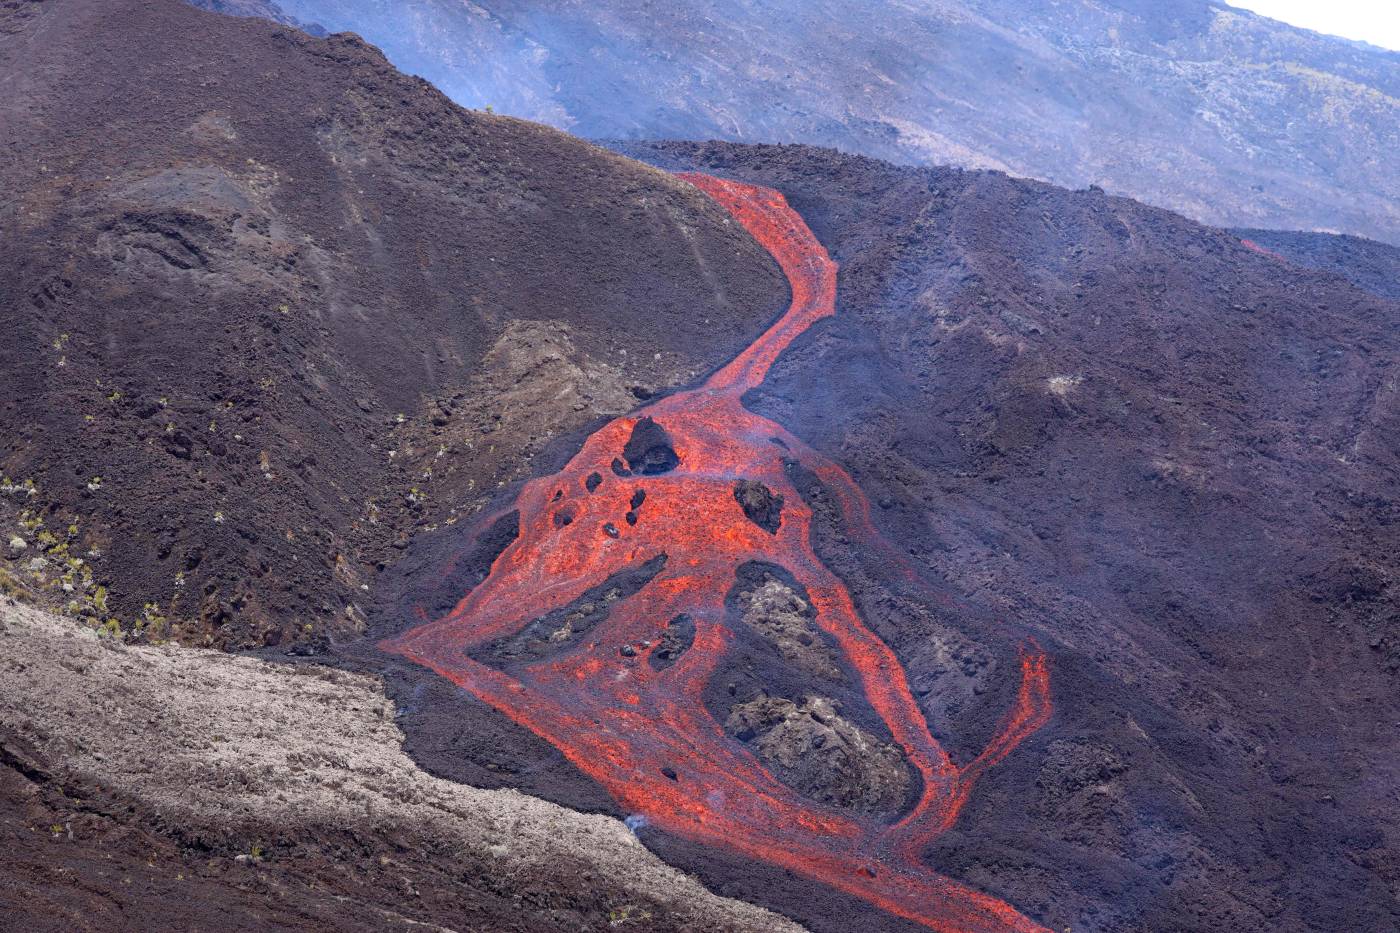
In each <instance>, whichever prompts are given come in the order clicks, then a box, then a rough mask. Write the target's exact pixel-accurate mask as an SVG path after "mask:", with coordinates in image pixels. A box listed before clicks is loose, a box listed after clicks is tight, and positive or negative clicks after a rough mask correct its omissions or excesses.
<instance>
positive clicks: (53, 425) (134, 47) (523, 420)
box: [0, 0, 786, 647]
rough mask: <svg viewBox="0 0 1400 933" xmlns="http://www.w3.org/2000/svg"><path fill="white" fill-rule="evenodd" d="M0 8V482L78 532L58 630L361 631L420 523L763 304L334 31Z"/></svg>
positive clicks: (492, 123)
mask: <svg viewBox="0 0 1400 933" xmlns="http://www.w3.org/2000/svg"><path fill="white" fill-rule="evenodd" d="M2 15H3V16H4V20H3V22H4V23H5V26H6V29H7V30H8V31H9V32H11V33H12V34H11V35H8V36H7V37H6V38H5V39H4V42H3V44H0V70H3V74H4V75H5V76H6V78H7V80H8V82H9V83H7V84H6V93H5V94H4V95H3V100H0V125H3V126H4V127H5V131H4V133H3V134H0V139H2V140H3V142H2V143H0V145H3V147H4V159H3V160H0V227H2V228H3V235H0V267H2V268H3V270H4V271H3V273H0V276H3V287H0V293H3V295H4V296H5V298H4V302H5V318H4V320H5V335H4V337H5V339H4V341H3V345H0V400H3V401H0V437H3V446H0V471H3V472H4V473H5V474H6V475H8V476H9V477H10V478H12V479H14V480H16V481H19V480H23V479H33V480H35V481H36V482H37V483H38V487H39V495H37V496H36V497H33V498H32V499H27V500H25V501H24V502H23V503H21V505H22V507H24V508H28V509H30V511H31V512H32V513H34V514H37V515H40V516H42V517H44V519H45V521H46V522H47V525H48V527H49V528H51V529H55V530H56V531H57V532H58V533H59V534H61V530H62V529H64V528H67V527H68V526H69V525H70V524H76V527H77V530H76V533H75V534H74V535H73V537H72V540H71V541H67V542H65V545H66V547H67V548H68V551H69V552H70V556H72V557H74V558H75V559H76V558H82V559H83V560H85V561H86V562H87V565H88V566H89V567H90V570H91V572H92V573H94V574H95V584H103V585H105V590H104V591H103V599H102V600H101V601H102V602H103V603H104V604H105V605H106V609H105V610H100V609H98V608H96V607H93V606H91V605H87V603H90V602H92V601H93V600H92V599H91V597H92V593H94V592H96V591H95V589H93V590H90V591H89V592H86V593H83V594H79V595H81V596H82V597H83V599H84V600H85V601H86V603H85V605H87V608H86V609H85V611H90V612H91V613H92V614H93V616H94V617H95V618H99V619H106V618H112V619H115V620H116V622H115V623H114V624H115V625H119V626H120V627H121V629H122V630H123V631H126V632H128V633H132V632H134V631H135V630H136V629H137V628H142V630H143V631H146V632H151V633H153V634H156V635H160V636H162V637H166V636H169V635H172V634H174V635H175V636H177V637H180V638H183V639H184V640H187V641H195V642H201V643H209V644H215V645H229V646H247V645H256V644H279V643H280V644H281V645H282V646H284V647H285V646H287V645H288V644H289V643H290V642H291V641H292V640H294V639H296V638H302V637H310V635H311V634H312V633H313V632H316V631H322V630H324V631H333V632H340V633H345V632H351V631H355V630H357V629H358V628H359V627H360V626H361V625H362V623H363V621H364V610H365V609H366V607H367V605H368V604H367V602H365V595H364V593H365V591H364V589H363V588H362V587H368V586H369V585H371V584H372V582H373V580H374V577H375V573H376V569H377V567H379V566H381V565H383V564H384V563H386V562H387V561H388V559H389V555H390V554H391V553H392V551H393V549H394V548H395V547H398V548H401V547H402V546H403V544H404V543H405V542H406V540H407V538H408V537H409V535H410V534H411V533H412V532H413V531H414V530H415V529H417V528H420V527H426V526H430V525H433V524H435V523H438V522H442V521H447V520H452V519H453V518H454V516H456V515H457V514H470V513H471V512H472V511H473V510H474V509H476V508H478V507H479V506H480V505H481V504H482V503H483V502H485V501H486V500H487V499H488V498H489V497H490V496H491V495H492V494H494V492H495V491H496V489H497V488H498V484H502V483H508V482H510V481H512V480H515V479H518V478H520V477H521V476H523V475H525V474H527V473H528V471H529V469H530V462H531V458H532V457H533V456H535V455H537V454H539V453H540V452H541V451H542V450H543V449H544V446H545V443H546V441H548V440H550V439H552V438H554V437H556V436H558V435H566V434H568V433H569V432H571V431H577V430H579V429H580V428H582V427H583V426H584V425H586V424H587V423H588V422H589V421H590V420H592V419H594V418H596V417H598V416H599V415H600V414H616V413H619V412H621V411H625V410H626V409H628V408H630V407H632V406H633V405H635V404H636V399H635V396H634V395H633V393H632V392H631V391H630V389H629V387H630V386H635V385H638V384H650V385H669V384H672V383H674V382H676V381H678V380H682V379H685V378H689V377H690V375H691V374H693V373H695V372H700V371H705V370H707V369H710V368H713V367H714V366H715V365H717V364H719V363H721V362H723V361H724V360H726V359H727V358H728V357H729V356H731V355H732V354H733V353H734V352H736V351H737V350H738V349H739V348H741V347H742V346H744V345H745V343H746V342H747V341H748V340H749V339H751V338H752V337H753V336H754V335H756V334H757V333H758V332H760V331H761V329H762V327H763V326H764V325H765V323H766V322H767V321H768V320H770V319H771V317H772V315H773V314H774V313H775V312H776V311H777V310H778V309H780V308H781V307H783V306H784V304H785V302H786V286H785V283H784V282H783V280H782V278H781V275H780V273H779V272H778V270H777V268H776V266H775V264H774V263H773V262H772V261H771V259H770V258H769V257H768V256H767V254H766V253H764V252H763V251H762V250H761V249H760V248H759V247H758V246H757V245H756V244H755V243H753V241H752V240H751V239H749V238H748V236H747V235H746V234H744V233H743V232H742V231H741V230H740V229H739V228H738V227H737V226H735V225H733V224H732V223H730V222H729V219H728V216H727V215H726V214H725V212H724V211H723V210H721V209H720V208H719V207H718V206H716V205H715V204H713V203H712V202H711V201H710V200H709V199H708V198H706V197H704V196H703V195H700V194H699V193H698V192H696V191H695V190H694V189H692V188H691V187H690V186H688V185H686V184H684V183H682V182H679V181H677V180H675V179H673V178H670V177H668V176H667V175H665V174H663V173H659V172H656V171H654V170H653V169H650V168H647V167H645V166H641V165H638V164H636V163H631V162H628V161H626V160H624V159H621V158H619V157H617V156H616V155H613V154H611V153H607V152H604V151H602V150H599V149H597V148H594V147H592V146H589V145H587V144H585V143H583V142H581V141H579V140H577V139H574V138H572V137H568V136H565V135H564V134H562V133H558V132H555V131H553V130H549V129H546V128H544V127H541V126H536V125H532V124H528V123H524V122H521V121H518V120H512V119H505V118H500V117H493V116H490V115H487V114H482V113H470V112H467V111H464V110H462V109H460V108H458V107H457V106H455V105H454V104H452V103H450V102H449V101H448V100H447V99H446V98H444V97H443V95H442V94H440V93H439V92H437V91H436V90H434V89H433V88H432V87H430V86H429V85H428V84H426V83H425V82H423V81H421V80H418V79H415V78H409V77H406V76H404V75H401V74H399V73H397V72H396V71H394V70H393V69H392V68H391V67H389V65H388V64H387V63H386V62H385V61H384V59H383V58H382V56H381V55H380V54H379V53H378V52H377V51H376V50H374V49H373V48H371V47H369V46H367V45H366V44H365V43H363V42H362V41H360V40H359V39H357V38H354V37H350V36H338V37H333V38H331V39H315V38H310V37H308V36H306V35H304V34H303V33H300V32H297V31H293V30H290V29H285V28H281V27H276V26H272V25H270V24H268V23H266V22H262V21H260V20H255V19H233V18H229V17H223V16H215V15H211V14H209V13H205V12H201V11H199V10H195V9H193V8H191V7H189V6H187V5H185V4H183V3H179V2H175V0H157V2H136V0H121V2H97V0H76V2H63V3H37V2H32V3H18V4H14V3H12V4H7V5H6V7H5V10H4V13H3V14H2ZM604 311H605V312H606V313H603V312H604ZM94 480H97V481H96V482H95V481H94ZM6 501H7V502H8V501H10V500H9V499H7V500H6ZM620 519H621V516H619V520H620ZM11 521H16V522H17V521H19V516H18V514H17V512H16V513H11V512H9V511H5V513H4V514H3V515H0V524H5V526H6V527H5V528H4V529H0V530H4V531H6V540H7V539H8V529H9V527H10V525H9V523H10V522H11ZM16 527H17V526H16ZM48 584H50V585H52V586H53V587H54V588H55V589H56V587H57V584H58V576H57V574H50V575H49V576H48ZM61 598H62V599H64V600H67V599H69V598H70V597H69V596H68V595H67V594H61ZM147 604H152V605H155V606H156V609H155V610H150V609H148V608H147ZM148 620H154V621H149V623H148Z"/></svg>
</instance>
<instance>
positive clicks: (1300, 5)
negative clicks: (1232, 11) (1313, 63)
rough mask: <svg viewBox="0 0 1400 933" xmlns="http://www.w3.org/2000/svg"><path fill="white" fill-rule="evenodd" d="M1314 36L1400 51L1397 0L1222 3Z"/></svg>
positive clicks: (1399, 0)
mask: <svg viewBox="0 0 1400 933" xmlns="http://www.w3.org/2000/svg"><path fill="white" fill-rule="evenodd" d="M1226 2H1227V3H1229V4H1230V5H1231V6H1237V7H1243V8H1244V9H1246V10H1253V11H1254V12H1256V13H1258V14H1260V15H1261V16H1268V17H1271V18H1273V19H1280V20H1283V21H1284V22H1285V23H1292V24H1293V25H1294V26H1302V27H1303V28H1304V29H1311V30H1313V31H1314V32H1329V33H1331V34H1332V35H1334V36H1346V37H1347V38H1348V39H1361V40H1362V41H1364V42H1369V43H1371V44H1372V45H1379V46H1383V47H1385V48H1387V49H1397V50H1400V0H1226Z"/></svg>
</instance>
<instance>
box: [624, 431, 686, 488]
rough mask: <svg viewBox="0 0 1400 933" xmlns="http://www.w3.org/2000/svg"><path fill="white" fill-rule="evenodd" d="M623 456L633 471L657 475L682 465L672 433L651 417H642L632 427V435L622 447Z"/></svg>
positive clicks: (645, 474) (646, 474)
mask: <svg viewBox="0 0 1400 933" xmlns="http://www.w3.org/2000/svg"><path fill="white" fill-rule="evenodd" d="M622 456H623V457H625V458H626V459H627V465H628V467H630V468H631V470H632V472H633V473H641V474H642V475H644V476H655V475H657V474H660V473H669V472H671V471H672V470H674V469H675V468H676V467H678V466H680V462H681V459H680V457H678V456H676V449H675V448H674V447H673V446H671V435H669V434H667V433H666V429H665V428H663V427H662V426H661V425H659V424H657V423H656V421H654V420H653V419H651V418H642V419H641V420H639V421H638V422H637V424H636V426H635V427H633V428H632V436H631V437H629V438H628V439H627V444H626V446H625V447H623V448H622Z"/></svg>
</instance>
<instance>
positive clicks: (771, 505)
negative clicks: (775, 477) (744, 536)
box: [734, 479, 783, 534]
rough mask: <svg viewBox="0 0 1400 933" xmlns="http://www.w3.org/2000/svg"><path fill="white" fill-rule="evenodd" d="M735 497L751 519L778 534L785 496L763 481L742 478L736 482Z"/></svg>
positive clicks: (765, 529) (759, 525)
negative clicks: (775, 491)
mask: <svg viewBox="0 0 1400 933" xmlns="http://www.w3.org/2000/svg"><path fill="white" fill-rule="evenodd" d="M734 499H735V501H736V502H738V503H739V507H740V508H742V509H743V510H744V514H745V515H747V516H748V517H749V521H751V522H753V523H754V524H755V525H757V526H758V527H760V528H762V529H763V530H764V531H766V532H768V533H769V534H777V533H778V528H779V526H781V525H782V523H783V497H782V496H780V495H776V494H774V492H773V490H771V489H769V488H768V487H767V486H765V485H764V484H763V483H758V482H754V481H753V480H747V479H741V480H739V481H738V482H737V483H735V484H734Z"/></svg>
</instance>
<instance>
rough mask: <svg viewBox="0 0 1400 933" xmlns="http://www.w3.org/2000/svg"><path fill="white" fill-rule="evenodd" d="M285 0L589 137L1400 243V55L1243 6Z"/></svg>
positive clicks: (953, 0) (435, 76) (451, 80)
mask: <svg viewBox="0 0 1400 933" xmlns="http://www.w3.org/2000/svg"><path fill="white" fill-rule="evenodd" d="M262 2H263V3H264V5H267V6H272V7H274V8H276V9H277V10H278V11H279V13H280V14H281V15H285V14H290V15H292V16H295V17H298V18H301V19H304V20H307V21H312V22H317V23H320V24H322V25H324V26H325V27H327V28H329V29H332V30H352V31H354V32H358V33H360V34H361V35H363V36H364V37H365V38H366V39H368V40H369V41H371V42H373V43H375V44H377V45H380V46H381V47H382V48H383V49H384V50H385V52H386V53H387V54H388V56H389V58H390V59H391V60H392V61H394V62H395V63H396V64H397V65H398V66H399V67H401V68H403V69H404V70H406V71H410V72H413V73H416V74H421V75H423V76H424V77H426V78H428V79H429V80H431V81H432V82H433V83H434V84H435V85H437V86H438V87H440V88H442V89H443V90H444V91H445V92H447V93H448V94H449V95H450V96H452V97H453V98H454V99H455V100H457V101H458V102H460V103H462V104H464V105H466V106H469V107H484V106H487V105H491V106H494V107H495V109H497V110H498V111H501V112H503V113H511V114H515V115H518V116H522V117H527V118H529V119H534V120H540V121H543V122H545V123H550V124H553V125H555V126H559V127H562V128H565V129H568V130H569V131H571V132H574V133H577V134H579V135H581V136H586V137H591V138H613V137H623V138H678V139H728V140H738V141H745V142H765V143H787V142H799V143H814V144H818V145H828V146H836V147H838V148H840V149H843V150H846V151H850V152H859V153H864V154H866V155H871V156H877V157H879V158H884V159H890V160H893V161H897V162H912V163H921V164H945V163H950V164H955V165H963V166H967V167H982V168H998V169H1004V170H1006V171H1009V172H1012V173H1015V174H1019V175H1025V176H1030V177H1035V178H1042V179H1046V180H1048V181H1052V182H1055V183H1057V184H1061V185H1066V186H1069V187H1084V186H1086V185H1090V184H1097V185H1101V186H1103V187H1104V188H1106V189H1108V190H1109V191H1111V192H1114V193H1120V194H1125V195H1129V196H1131V197H1135V198H1138V199H1140V200H1143V201H1146V202H1148V203H1150V204H1157V205H1161V206H1163V207H1170V208H1172V209H1174V210H1178V211H1180V212H1182V213H1184V214H1186V215H1188V216H1191V217H1195V218H1198V219H1200V220H1204V221H1207V222H1210V223H1217V224H1227V225H1236V226H1251V227H1287V228H1293V229H1323V230H1333V231H1343V232H1347V233H1356V234H1362V235H1365V236H1371V237H1376V238H1379V239H1382V240H1388V241H1390V242H1400V206H1397V205H1400V188H1397V185H1400V157H1398V156H1397V155H1396V153H1397V152H1400V136H1397V127H1400V52H1391V51H1385V50H1382V49H1378V48H1375V47H1371V46H1366V45H1363V44H1361V43H1355V42H1348V41H1346V40H1343V39H1338V38H1335V37H1331V36H1322V35H1318V34H1316V33H1312V32H1308V31H1306V30H1301V29H1295V28H1293V27H1290V26H1287V25H1285V24H1283V23H1279V22H1276V21H1273V20H1269V19H1264V18H1262V17H1258V16H1255V15H1254V14H1252V13H1248V12H1246V11H1243V10H1239V9H1235V8H1232V7H1229V6H1228V5H1226V4H1225V3H1223V2H1220V0H1152V2H1146V0H1108V2H1094V0H1071V2H1060V3H1036V2H1028V0H938V2H921V3H903V2H898V0H857V2H850V0H845V2H836V0H815V2H814V0H783V2H771V0H763V2H757V0H747V2H723V3H721V2H716V0H673V2H668V3H647V2H640V0H606V2H598V0H588V2H582V0H572V2H563V3H561V2H553V0H551V2H538V0H475V2H472V3H459V2H455V0H408V2H400V0H275V3H274V2H273V0H262ZM643 76H644V77H643Z"/></svg>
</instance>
